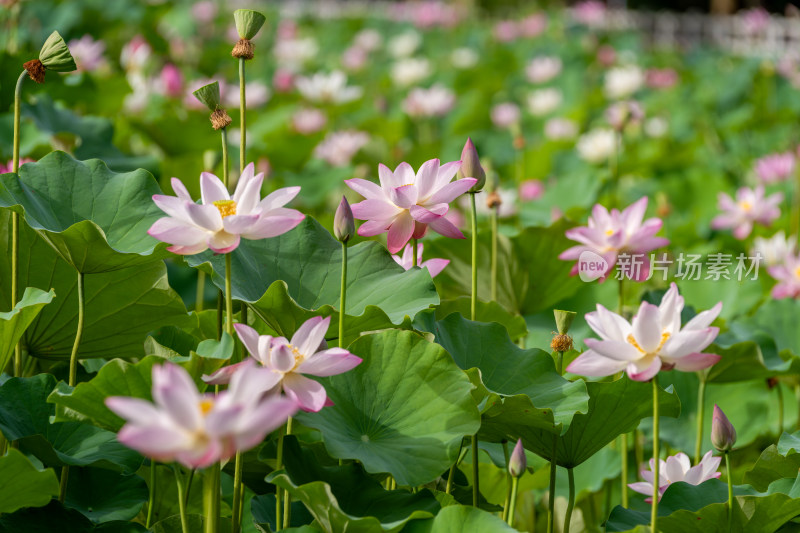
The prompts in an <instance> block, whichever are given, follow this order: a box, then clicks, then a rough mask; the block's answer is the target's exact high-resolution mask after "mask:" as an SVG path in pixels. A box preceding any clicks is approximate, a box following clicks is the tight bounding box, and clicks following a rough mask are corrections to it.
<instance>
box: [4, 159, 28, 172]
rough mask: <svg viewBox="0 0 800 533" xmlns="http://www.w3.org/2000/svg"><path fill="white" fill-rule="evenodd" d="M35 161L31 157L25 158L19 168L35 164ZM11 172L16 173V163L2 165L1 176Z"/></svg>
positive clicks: (20, 161) (20, 162)
mask: <svg viewBox="0 0 800 533" xmlns="http://www.w3.org/2000/svg"><path fill="white" fill-rule="evenodd" d="M35 162H36V161H35V160H34V159H31V158H30V157H23V158H22V159H20V160H19V166H22V165H24V164H25V163H35ZM9 172H14V161H13V160H9V161H8V164H7V165H4V164H2V163H0V174H8V173H9Z"/></svg>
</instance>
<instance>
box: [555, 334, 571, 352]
mask: <svg viewBox="0 0 800 533" xmlns="http://www.w3.org/2000/svg"><path fill="white" fill-rule="evenodd" d="M550 348H552V349H553V350H554V351H556V352H562V353H563V352H568V351H570V350H571V349H572V337H570V336H569V335H555V336H554V337H553V340H552V341H551V342H550Z"/></svg>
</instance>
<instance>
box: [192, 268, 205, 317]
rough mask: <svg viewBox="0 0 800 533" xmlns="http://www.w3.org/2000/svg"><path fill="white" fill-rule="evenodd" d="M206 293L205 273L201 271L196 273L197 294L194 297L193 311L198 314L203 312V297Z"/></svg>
mask: <svg viewBox="0 0 800 533" xmlns="http://www.w3.org/2000/svg"><path fill="white" fill-rule="evenodd" d="M205 292H206V273H205V272H203V271H202V270H198V271H197V293H196V296H195V302H194V310H195V311H196V312H198V313H199V312H200V311H202V310H203V299H204V298H203V296H204V295H205Z"/></svg>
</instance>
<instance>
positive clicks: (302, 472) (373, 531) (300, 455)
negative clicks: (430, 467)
mask: <svg viewBox="0 0 800 533" xmlns="http://www.w3.org/2000/svg"><path fill="white" fill-rule="evenodd" d="M284 454H285V455H284V464H285V470H284V471H278V472H276V473H274V474H271V475H270V476H268V477H267V481H270V482H271V483H275V484H276V485H277V486H279V487H281V488H283V489H286V491H288V492H289V494H291V496H292V498H293V499H295V500H299V501H302V502H303V503H304V504H305V506H306V508H308V510H309V511H310V512H311V514H312V515H313V517H314V518H315V519H316V521H317V523H318V524H319V525H320V526H321V527H322V528H323V530H324V531H326V532H328V533H337V532H339V531H349V532H353V533H395V532H397V531H400V530H401V529H403V526H405V525H406V524H407V523H409V522H411V521H413V520H417V519H420V518H430V517H432V516H433V515H434V514H435V513H436V511H438V510H439V507H440V505H439V502H437V501H436V499H435V498H434V497H433V495H432V494H431V493H430V492H429V491H427V490H422V491H420V492H417V493H410V492H408V491H404V490H394V491H387V490H385V489H384V488H383V487H382V486H381V485H380V483H378V482H377V481H375V480H374V479H372V478H370V477H369V476H367V475H366V474H365V473H364V469H363V468H362V467H361V466H360V465H358V464H355V463H352V464H349V465H345V466H333V467H323V466H320V465H319V464H317V462H316V460H315V459H314V457H313V454H312V453H311V452H309V451H303V450H301V449H300V446H299V445H298V443H297V440H296V439H295V438H294V437H289V438H287V439H286V440H285V441H284Z"/></svg>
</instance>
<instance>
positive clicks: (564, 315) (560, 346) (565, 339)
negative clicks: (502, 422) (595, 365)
mask: <svg viewBox="0 0 800 533" xmlns="http://www.w3.org/2000/svg"><path fill="white" fill-rule="evenodd" d="M553 314H554V315H555V318H556V329H557V330H558V335H556V336H555V337H553V340H552V342H551V343H550V348H552V349H553V350H554V351H555V352H556V354H558V355H557V358H558V359H557V362H556V371H557V372H558V375H559V376H561V375H563V373H564V368H563V367H564V352H567V351H569V350H571V349H572V337H570V336H569V335H568V333H569V328H570V326H571V325H572V321H573V320H575V316H576V314H577V313H575V312H574V311H561V310H558V309H556V310H555V311H553ZM557 459H558V434H557V433H554V434H553V451H552V454H551V455H550V501H549V505H548V513H547V532H548V533H553V531H554V530H555V521H556V517H555V508H556V468H557V467H558V460H557Z"/></svg>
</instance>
